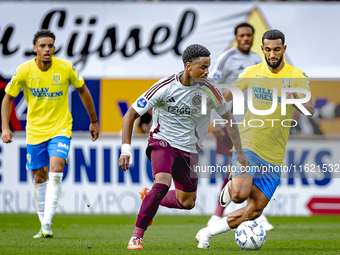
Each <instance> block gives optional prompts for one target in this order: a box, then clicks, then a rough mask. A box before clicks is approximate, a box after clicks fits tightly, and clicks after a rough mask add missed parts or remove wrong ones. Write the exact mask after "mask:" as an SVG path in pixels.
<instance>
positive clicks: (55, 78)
mask: <svg viewBox="0 0 340 255" xmlns="http://www.w3.org/2000/svg"><path fill="white" fill-rule="evenodd" d="M60 80H61V76H60V74H53V84H52V85H59V84H60Z"/></svg>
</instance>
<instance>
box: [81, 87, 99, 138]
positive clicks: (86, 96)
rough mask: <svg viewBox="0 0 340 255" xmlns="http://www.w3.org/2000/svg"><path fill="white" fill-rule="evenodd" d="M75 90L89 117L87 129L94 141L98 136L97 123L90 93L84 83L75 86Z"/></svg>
mask: <svg viewBox="0 0 340 255" xmlns="http://www.w3.org/2000/svg"><path fill="white" fill-rule="evenodd" d="M77 91H78V93H79V95H80V98H81V101H82V102H83V104H84V106H85V108H86V110H87V113H88V115H89V117H90V120H91V124H90V128H89V130H90V133H91V136H92V141H95V140H97V139H98V137H99V125H98V119H97V115H96V110H95V108H94V104H93V99H92V96H91V93H90V91H89V89H88V88H87V87H86V85H85V83H84V85H83V86H82V87H81V88H77Z"/></svg>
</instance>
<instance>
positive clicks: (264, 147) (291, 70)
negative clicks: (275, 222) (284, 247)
mask: <svg viewBox="0 0 340 255" xmlns="http://www.w3.org/2000/svg"><path fill="white" fill-rule="evenodd" d="M284 42H285V37H284V34H283V33H282V32H280V31H278V30H269V31H267V32H266V33H264V34H263V37H262V46H261V48H262V52H263V54H264V56H265V59H266V63H262V64H258V65H255V66H250V67H247V68H246V69H245V70H244V71H243V72H242V73H241V74H240V75H239V78H238V79H237V81H236V82H234V83H233V85H235V86H237V87H239V88H240V89H241V90H242V91H244V90H245V89H247V88H249V91H248V95H250V96H251V98H252V105H253V107H254V109H256V110H268V109H272V105H274V104H276V102H277V107H276V109H275V111H273V112H272V113H269V114H266V115H260V114H259V113H258V114H254V113H253V111H254V110H251V108H250V107H251V105H250V103H249V104H248V111H247V113H246V115H245V117H244V119H243V121H244V124H239V131H240V136H241V142H242V147H243V151H244V154H245V155H246V157H247V158H248V160H249V166H250V168H249V169H248V171H246V172H244V171H242V170H243V169H242V167H240V164H239V163H238V162H237V159H236V156H237V153H236V152H235V151H233V157H232V164H233V166H235V169H236V171H235V172H234V173H232V174H233V176H232V180H231V181H229V182H228V183H227V185H226V186H225V187H224V189H223V190H222V192H221V195H220V203H221V205H222V206H224V207H226V206H228V205H229V204H230V202H231V201H233V202H235V203H242V202H244V201H245V200H247V199H248V203H247V205H246V206H245V207H243V208H241V209H238V210H235V211H233V212H232V213H230V214H229V215H228V216H227V217H224V218H222V219H220V220H219V221H217V222H215V223H214V224H212V225H210V226H209V227H206V228H203V229H201V230H200V231H199V232H198V233H197V235H196V240H197V241H198V242H199V244H198V247H199V248H209V247H210V246H209V243H210V240H211V237H212V236H215V235H217V234H221V233H223V232H226V231H229V230H231V229H234V228H237V227H238V226H239V225H240V224H241V223H242V222H244V221H247V220H253V219H256V218H257V217H259V216H260V215H261V214H262V211H263V210H264V208H265V207H266V206H267V204H268V203H269V201H270V199H271V198H272V196H273V194H274V192H275V190H276V188H277V186H278V184H279V182H280V177H281V166H282V165H283V159H284V154H285V150H286V144H287V140H288V136H289V131H290V126H289V125H290V123H289V124H288V123H286V125H285V126H284V125H282V121H284V120H286V119H288V120H291V119H292V118H293V113H294V110H295V108H297V107H296V106H295V105H294V106H293V105H287V107H285V108H286V115H281V88H282V87H292V88H303V89H305V90H306V91H309V93H310V88H309V81H308V77H307V75H306V74H305V73H304V72H302V71H301V70H300V69H298V68H296V67H293V66H291V65H288V64H287V63H285V62H284V60H283V56H284V53H285V51H286V48H287V46H286V45H285V44H284ZM274 88H276V89H277V91H278V93H277V96H278V97H274ZM306 93H308V92H306ZM223 95H224V97H225V99H226V101H227V102H229V101H230V100H231V99H232V98H233V96H232V93H231V92H230V90H228V89H227V90H225V91H223ZM305 97H306V94H304V93H286V98H287V99H293V98H294V99H297V98H299V99H303V98H305ZM235 100H236V97H235ZM274 100H275V101H276V102H275V101H274ZM304 101H307V100H304ZM302 106H304V107H305V109H306V110H307V111H308V112H309V113H310V114H311V115H313V113H314V106H313V102H312V100H311V99H309V100H308V101H307V102H305V103H302ZM254 120H256V121H254ZM268 120H272V121H268ZM249 121H250V122H249ZM251 122H253V123H252V124H249V123H251ZM256 122H257V123H256ZM259 123H260V125H259ZM262 123H263V124H262ZM254 126H256V127H254ZM265 168H266V170H267V171H263V170H264V169H265ZM270 168H272V169H275V171H271V170H270ZM259 170H260V171H259ZM277 170H279V171H277Z"/></svg>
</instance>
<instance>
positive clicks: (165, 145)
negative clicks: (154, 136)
mask: <svg viewBox="0 0 340 255" xmlns="http://www.w3.org/2000/svg"><path fill="white" fill-rule="evenodd" d="M158 143H159V145H160V146H162V147H164V148H165V147H167V146H168V143H167V142H166V141H164V140H160V141H159V142H158Z"/></svg>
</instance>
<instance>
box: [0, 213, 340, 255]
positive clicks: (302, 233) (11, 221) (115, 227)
mask: <svg viewBox="0 0 340 255" xmlns="http://www.w3.org/2000/svg"><path fill="white" fill-rule="evenodd" d="M208 218H209V217H207V216H166V215H159V216H156V217H155V219H154V223H153V225H152V226H150V227H149V228H148V230H147V232H146V234H145V236H144V244H143V246H144V249H145V250H144V251H128V250H126V246H127V243H128V241H129V239H130V237H131V234H132V232H133V229H134V223H135V221H136V215H121V216H120V215H113V216H112V215H60V214H58V215H55V217H54V219H53V222H54V224H53V225H52V229H53V231H54V234H55V237H54V238H53V239H33V238H32V236H33V235H34V234H36V232H38V230H39V222H38V216H36V215H30V214H0V254H127V253H131V254H136V253H140V254H245V253H248V254H249V253H251V254H340V217H268V218H269V220H270V222H271V223H272V224H273V225H274V226H275V230H274V231H271V232H268V233H267V241H266V243H265V244H264V246H263V247H262V248H261V249H260V250H259V251H242V250H241V249H240V248H239V247H238V246H237V245H236V243H235V241H234V235H235V232H234V231H230V232H228V233H224V234H221V235H219V236H215V237H214V238H213V240H212V241H211V244H210V245H211V248H210V249H209V250H201V249H198V248H197V243H196V242H195V240H194V237H195V235H196V233H197V231H198V230H199V229H200V228H202V227H204V226H205V224H206V222H207V220H208Z"/></svg>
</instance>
